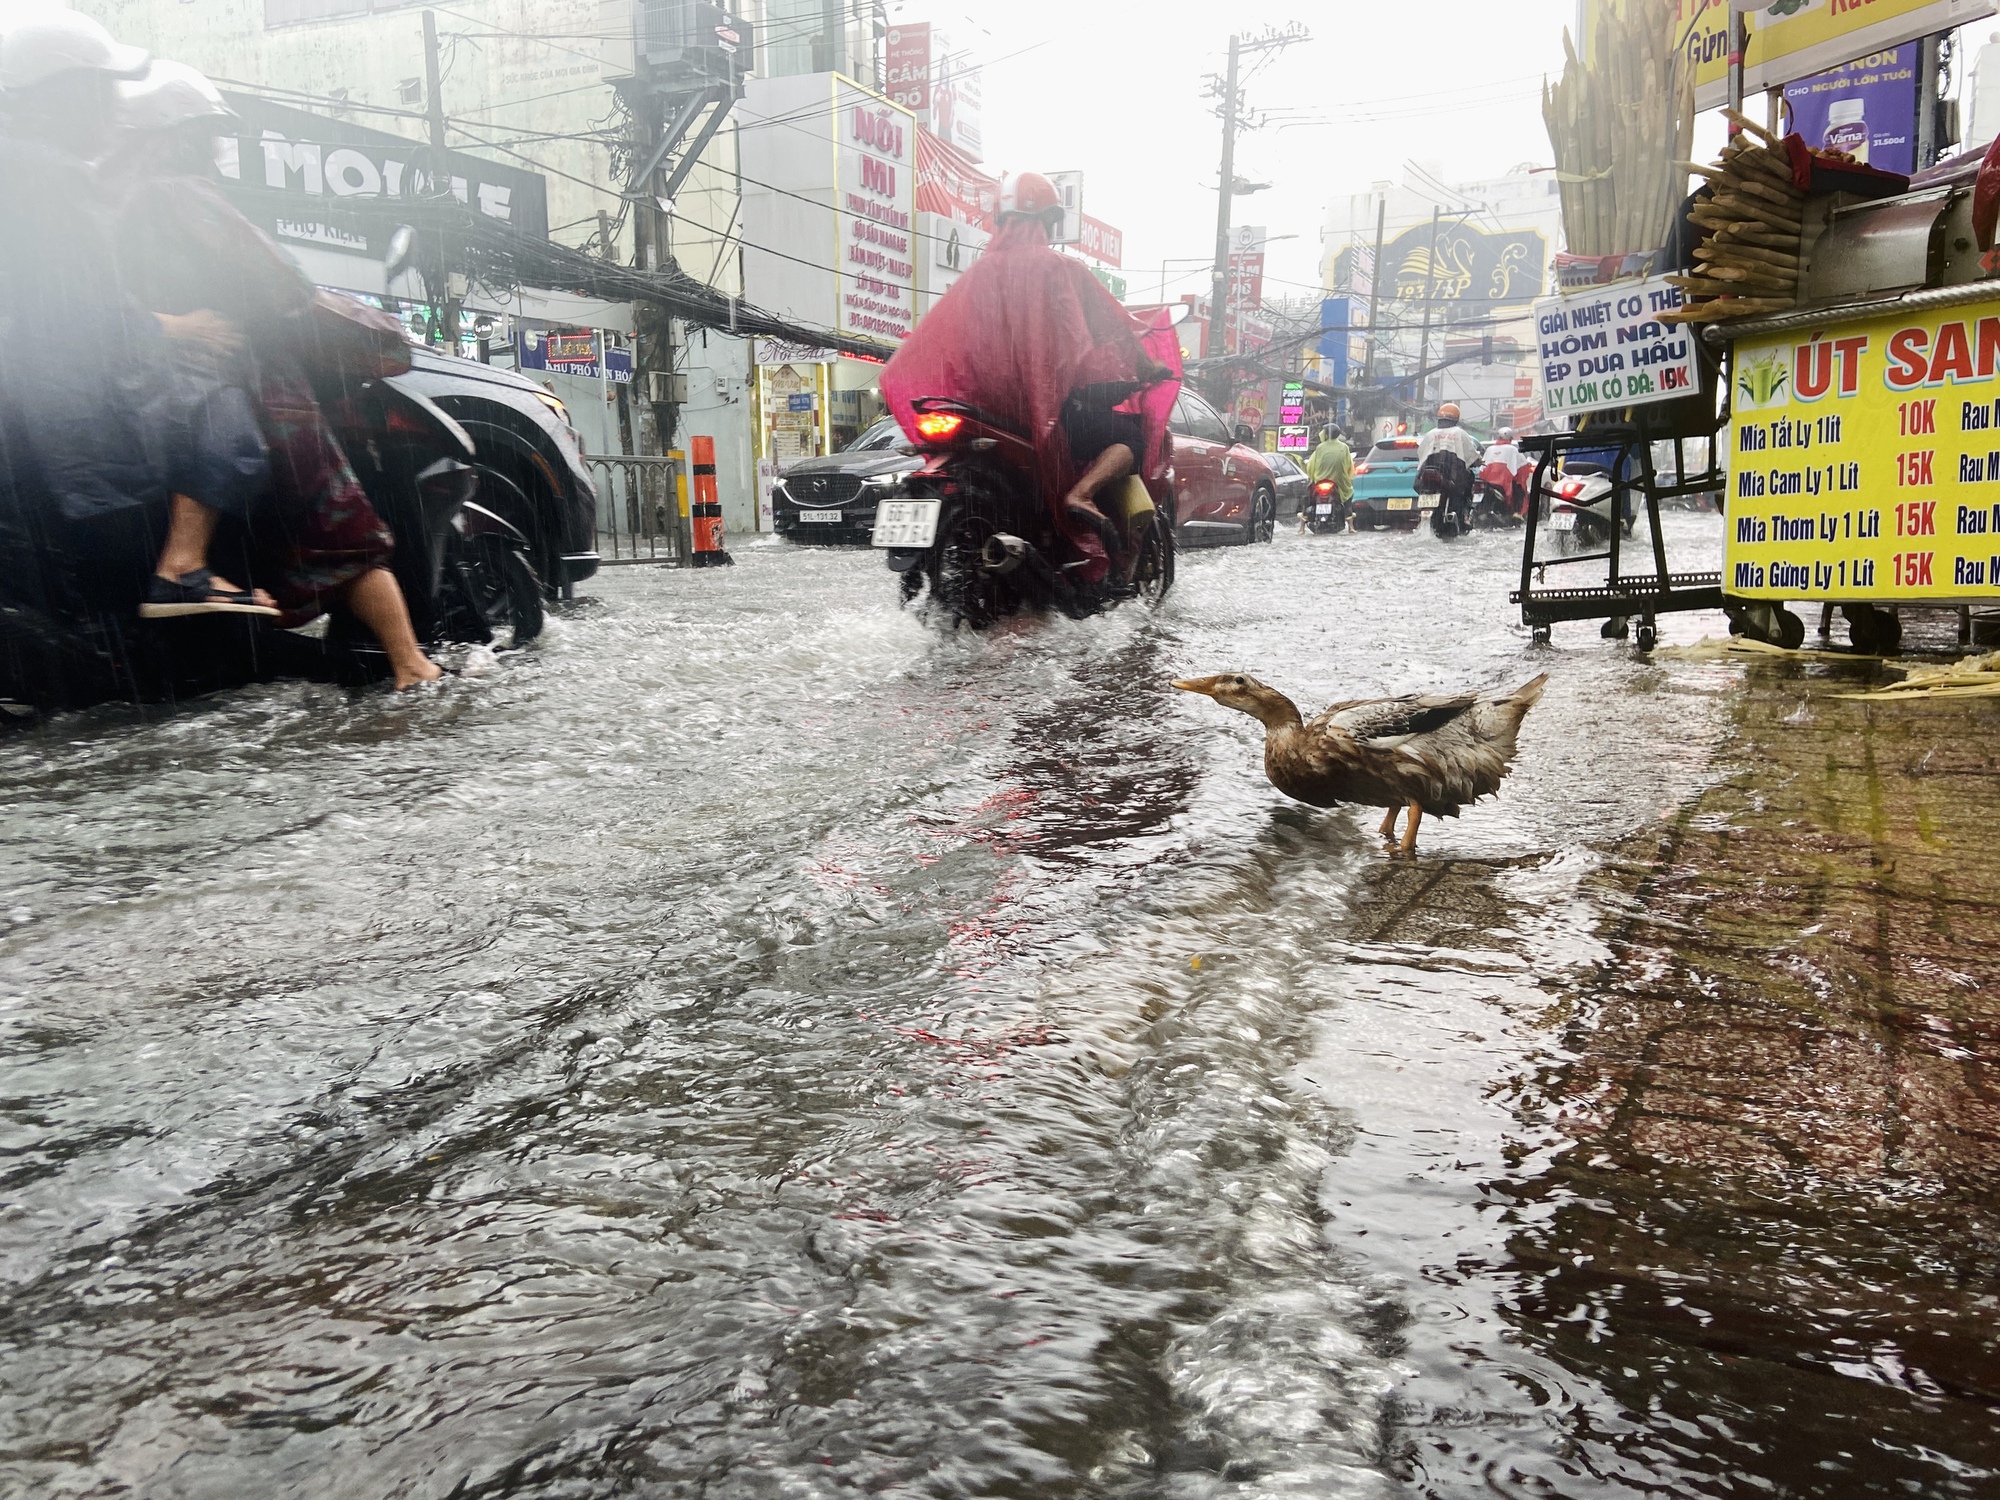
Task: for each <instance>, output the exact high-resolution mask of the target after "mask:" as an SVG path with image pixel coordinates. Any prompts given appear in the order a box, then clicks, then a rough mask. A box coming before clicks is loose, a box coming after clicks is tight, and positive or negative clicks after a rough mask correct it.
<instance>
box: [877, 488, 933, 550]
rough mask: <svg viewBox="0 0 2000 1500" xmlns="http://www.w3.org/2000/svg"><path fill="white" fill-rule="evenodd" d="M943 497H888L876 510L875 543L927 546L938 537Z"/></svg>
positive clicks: (890, 545)
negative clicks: (934, 498) (908, 498)
mask: <svg viewBox="0 0 2000 1500" xmlns="http://www.w3.org/2000/svg"><path fill="white" fill-rule="evenodd" d="M943 510H944V502H943V501H942V500H884V501H883V502H882V503H881V505H880V506H878V507H877V508H876V511H875V545H876V546H878V547H908V548H924V547H928V546H929V545H930V544H931V543H932V542H934V541H936V540H937V529H938V516H939V515H940V514H941V513H942V512H943Z"/></svg>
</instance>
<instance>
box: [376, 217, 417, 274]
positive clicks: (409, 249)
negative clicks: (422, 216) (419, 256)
mask: <svg viewBox="0 0 2000 1500" xmlns="http://www.w3.org/2000/svg"><path fill="white" fill-rule="evenodd" d="M416 252H417V232H416V230H414V229H412V228H410V226H409V225H407V224H399V225H397V226H396V232H395V233H394V234H392V235H390V236H389V251H388V254H386V255H384V256H383V257H382V279H383V281H384V282H385V283H386V282H392V281H394V280H395V279H396V278H397V277H398V276H401V275H402V274H403V273H404V272H405V271H407V270H409V269H410V262H411V261H413V260H414V259H416Z"/></svg>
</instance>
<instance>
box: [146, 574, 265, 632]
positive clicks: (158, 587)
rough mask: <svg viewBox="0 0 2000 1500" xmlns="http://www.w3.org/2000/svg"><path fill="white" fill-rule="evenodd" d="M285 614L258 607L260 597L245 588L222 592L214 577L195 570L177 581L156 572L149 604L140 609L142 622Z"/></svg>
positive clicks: (148, 592) (148, 587)
mask: <svg viewBox="0 0 2000 1500" xmlns="http://www.w3.org/2000/svg"><path fill="white" fill-rule="evenodd" d="M280 613H282V611H280V610H278V609H275V608H273V607H272V606H271V605H268V604H259V603H258V602H257V596H256V595H254V594H252V593H249V592H247V591H245V590H242V589H237V590H230V589H219V588H217V587H216V586H215V575H214V574H213V573H211V572H210V571H209V570H208V569H207V568H196V569H195V570H194V571H193V572H192V573H183V574H181V576H180V577H178V578H162V577H160V575H159V574H157V573H155V574H154V575H153V576H152V578H151V579H150V580H149V581H148V582H147V584H146V602H145V603H144V604H141V605H140V606H139V618H140V619H142V620H176V619H179V618H181V617H182V616H184V615H265V616H268V617H270V618H274V619H275V618H276V617H277V616H278V615H279V614H280Z"/></svg>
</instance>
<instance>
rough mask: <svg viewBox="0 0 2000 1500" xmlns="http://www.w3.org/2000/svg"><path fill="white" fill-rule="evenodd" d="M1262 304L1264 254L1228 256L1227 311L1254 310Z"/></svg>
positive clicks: (1235, 312) (1233, 312)
mask: <svg viewBox="0 0 2000 1500" xmlns="http://www.w3.org/2000/svg"><path fill="white" fill-rule="evenodd" d="M1263 305H1264V254H1263V252H1262V251H1261V250H1260V251H1258V252H1256V253H1255V254H1250V255H1232V256H1230V257H1229V311H1230V313H1231V315H1232V316H1233V315H1234V314H1237V313H1241V312H1246V311H1247V312H1256V311H1258V310H1259V309H1260V308H1262V307H1263Z"/></svg>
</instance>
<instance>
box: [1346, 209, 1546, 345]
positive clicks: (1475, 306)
mask: <svg viewBox="0 0 2000 1500" xmlns="http://www.w3.org/2000/svg"><path fill="white" fill-rule="evenodd" d="M1436 235H1437V245H1436V252H1435V254H1433V252H1432V245H1431V236H1432V225H1431V224H1430V223H1429V222H1428V221H1426V222H1424V223H1421V224H1417V225H1413V226H1412V227H1410V228H1409V229H1406V230H1404V231H1403V232H1402V233H1401V234H1399V235H1397V236H1396V237H1395V238H1394V239H1393V240H1391V241H1389V243H1388V244H1386V245H1384V246H1383V247H1382V296H1383V297H1384V298H1386V299H1390V300H1393V301H1396V302H1400V303H1406V304H1415V305H1417V306H1419V307H1421V305H1422V304H1423V303H1424V301H1425V300H1426V299H1429V300H1430V301H1431V302H1433V304H1434V305H1435V306H1436V307H1437V309H1438V312H1439V314H1440V317H1441V321H1443V322H1445V323H1450V322H1453V321H1462V320H1466V319H1471V318H1482V317H1485V316H1486V315H1487V314H1489V313H1491V312H1493V311H1494V310H1495V309H1498V308H1505V307H1526V306H1528V305H1529V304H1530V303H1532V302H1533V301H1534V300H1535V299H1536V298H1537V297H1539V296H1541V295H1542V291H1543V288H1544V286H1545V285H1546V282H1547V275H1548V260H1549V242H1548V241H1547V240H1546V239H1545V238H1543V236H1542V234H1541V233H1540V231H1538V230H1533V229H1521V230H1511V231H1497V230H1486V229H1480V228H1478V227H1476V226H1474V225H1471V224H1449V223H1448V224H1443V225H1440V226H1438V227H1437V230H1436ZM1373 253H1374V247H1373V246H1372V245H1368V246H1361V245H1350V246H1348V247H1347V248H1346V249H1345V250H1343V251H1341V252H1340V254H1339V256H1338V257H1336V259H1335V261H1334V280H1333V284H1334V285H1335V286H1339V287H1352V286H1354V285H1355V283H1356V281H1357V280H1359V281H1360V282H1362V283H1370V282H1372V278H1371V277H1370V276H1369V275H1368V272H1367V270H1366V269H1365V267H1366V264H1367V262H1368V260H1369V259H1370V258H1372V256H1373ZM1357 273H1358V274H1357Z"/></svg>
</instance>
